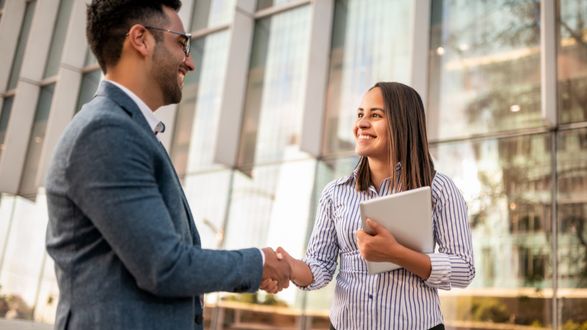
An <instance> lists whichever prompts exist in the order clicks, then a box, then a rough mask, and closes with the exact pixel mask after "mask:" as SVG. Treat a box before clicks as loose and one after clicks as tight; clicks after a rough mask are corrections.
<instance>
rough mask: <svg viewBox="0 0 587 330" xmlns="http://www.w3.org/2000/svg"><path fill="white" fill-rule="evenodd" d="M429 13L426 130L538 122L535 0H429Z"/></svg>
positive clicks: (471, 130) (464, 130)
mask: <svg viewBox="0 0 587 330" xmlns="http://www.w3.org/2000/svg"><path fill="white" fill-rule="evenodd" d="M431 17H432V18H431V19H432V22H431V39H430V46H431V53H430V88H429V91H430V94H429V100H430V101H429V102H430V103H429V109H428V110H429V111H428V113H429V114H430V115H429V116H428V117H429V122H430V123H431V124H432V125H430V126H429V130H431V131H432V132H434V134H431V136H433V137H438V138H440V139H446V138H452V137H457V136H468V135H472V134H483V133H488V132H498V131H505V130H512V129H519V128H528V127H539V126H542V125H543V124H544V122H543V119H542V116H541V113H540V101H541V97H540V88H541V87H540V1H539V0H528V1H508V0H496V1H467V0H455V1H432V15H431Z"/></svg>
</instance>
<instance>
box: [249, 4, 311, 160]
mask: <svg viewBox="0 0 587 330" xmlns="http://www.w3.org/2000/svg"><path fill="white" fill-rule="evenodd" d="M308 16H309V6H305V7H302V8H298V9H294V10H290V11H287V12H284V13H280V14H277V15H275V16H271V17H268V18H263V19H260V20H258V21H257V22H256V25H255V33H254V38H253V48H252V54H251V61H250V65H249V77H248V83H247V94H246V101H245V112H244V121H243V126H242V132H241V142H240V148H239V157H238V164H239V165H240V166H241V167H248V166H250V165H252V164H262V163H267V162H275V161H282V160H292V159H300V158H306V157H308V156H307V155H306V154H305V153H303V152H301V151H300V148H299V143H300V133H301V124H302V115H303V111H301V109H302V108H303V104H302V101H303V95H302V93H303V83H304V82H305V77H306V69H305V67H306V64H307V58H308V52H307V50H308V41H309V39H308V37H309V30H308V26H309V17H308Z"/></svg>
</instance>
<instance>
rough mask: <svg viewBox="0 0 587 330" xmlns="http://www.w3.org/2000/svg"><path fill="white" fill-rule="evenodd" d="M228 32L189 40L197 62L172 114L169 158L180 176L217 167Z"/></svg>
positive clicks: (187, 77)
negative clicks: (173, 116)
mask: <svg viewBox="0 0 587 330" xmlns="http://www.w3.org/2000/svg"><path fill="white" fill-rule="evenodd" d="M227 48H228V32H219V33H215V34H212V35H209V36H207V37H205V38H199V39H195V40H193V42H192V54H193V55H192V58H193V61H194V64H195V66H196V70H195V71H194V72H190V73H188V75H187V76H186V80H185V85H184V88H183V98H182V101H181V103H180V104H179V106H178V110H177V113H176V117H175V128H174V130H173V139H172V146H171V152H170V154H171V159H172V160H173V164H174V165H175V168H176V170H177V173H178V175H179V177H180V178H183V177H185V175H186V174H187V173H191V172H196V171H199V170H203V169H211V168H218V167H220V165H217V164H214V161H213V156H214V150H215V148H216V142H217V141H216V136H217V132H218V130H219V129H222V127H221V126H220V125H219V118H220V97H221V96H222V87H223V83H224V76H225V72H226V55H227Z"/></svg>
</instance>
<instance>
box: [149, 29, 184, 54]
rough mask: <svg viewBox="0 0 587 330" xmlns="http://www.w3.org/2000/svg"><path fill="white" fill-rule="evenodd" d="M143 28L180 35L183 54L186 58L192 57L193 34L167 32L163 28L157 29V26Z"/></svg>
mask: <svg viewBox="0 0 587 330" xmlns="http://www.w3.org/2000/svg"><path fill="white" fill-rule="evenodd" d="M143 26H144V27H145V28H146V29H151V30H157V31H163V32H167V33H173V34H175V35H178V36H179V39H178V41H179V43H180V44H181V47H182V48H183V53H184V54H185V57H189V56H190V52H191V51H192V50H191V43H192V34H191V33H182V32H176V31H171V30H167V29H162V28H160V27H156V26H149V25H143Z"/></svg>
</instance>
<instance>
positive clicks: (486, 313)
mask: <svg viewBox="0 0 587 330" xmlns="http://www.w3.org/2000/svg"><path fill="white" fill-rule="evenodd" d="M471 314H472V315H473V319H474V320H477V321H490V322H496V323H504V322H507V321H508V320H509V319H510V313H509V312H508V309H507V307H506V305H505V304H503V303H501V302H500V301H499V300H497V299H495V298H487V299H482V300H479V301H477V302H474V303H473V305H472V306H471Z"/></svg>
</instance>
